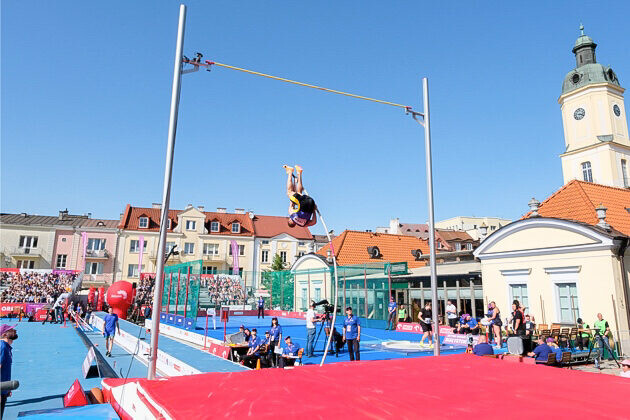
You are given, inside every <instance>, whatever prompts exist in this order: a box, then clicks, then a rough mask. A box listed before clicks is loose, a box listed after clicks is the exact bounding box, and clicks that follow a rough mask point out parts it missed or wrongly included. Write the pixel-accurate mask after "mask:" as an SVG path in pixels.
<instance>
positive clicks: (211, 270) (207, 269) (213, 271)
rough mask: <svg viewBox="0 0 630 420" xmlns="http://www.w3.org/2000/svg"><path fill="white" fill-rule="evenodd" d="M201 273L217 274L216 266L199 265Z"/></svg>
mask: <svg viewBox="0 0 630 420" xmlns="http://www.w3.org/2000/svg"><path fill="white" fill-rule="evenodd" d="M201 274H217V268H216V267H212V266H210V265H205V266H203V267H201Z"/></svg>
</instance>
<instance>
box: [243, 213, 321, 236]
mask: <svg viewBox="0 0 630 420" xmlns="http://www.w3.org/2000/svg"><path fill="white" fill-rule="evenodd" d="M287 220H289V218H288V217H283V216H260V215H256V216H255V217H254V232H256V236H260V237H262V238H273V237H274V236H277V235H280V234H283V233H286V234H287V235H291V236H293V237H294V238H296V239H308V240H312V239H313V235H311V231H310V230H309V229H308V228H307V227H300V226H295V227H289V225H287Z"/></svg>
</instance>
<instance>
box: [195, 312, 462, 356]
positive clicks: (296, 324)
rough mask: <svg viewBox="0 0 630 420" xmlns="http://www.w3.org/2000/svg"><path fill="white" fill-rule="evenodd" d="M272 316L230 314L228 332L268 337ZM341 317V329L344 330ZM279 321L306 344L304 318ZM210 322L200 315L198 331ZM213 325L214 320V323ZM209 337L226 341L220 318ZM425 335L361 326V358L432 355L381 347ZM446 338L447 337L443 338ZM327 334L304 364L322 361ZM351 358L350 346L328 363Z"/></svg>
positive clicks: (445, 349) (450, 349) (454, 349)
mask: <svg viewBox="0 0 630 420" xmlns="http://www.w3.org/2000/svg"><path fill="white" fill-rule="evenodd" d="M271 318H272V317H270V316H266V317H265V318H257V317H255V316H230V320H229V322H228V323H227V334H232V333H235V332H238V328H239V326H241V325H244V326H245V327H246V328H249V329H250V330H251V329H252V328H256V329H257V330H258V331H257V332H258V335H259V336H262V337H264V335H265V331H267V330H269V329H270V328H271ZM340 320H341V318H337V323H336V325H337V331H341V326H340V325H341V323H340ZM278 322H279V324H280V326H281V327H282V338H283V340H284V338H286V337H287V335H290V336H291V339H292V340H293V342H295V343H297V344H298V345H299V346H300V347H302V348H303V347H304V346H305V345H306V321H304V320H303V319H295V318H278ZM205 325H206V318H205V317H199V318H197V329H196V332H197V333H200V334H204V332H205ZM210 325H212V322H210ZM316 325H317V331H318V332H319V329H320V324H316ZM208 337H212V338H216V339H219V340H221V341H223V323H221V322H219V321H218V320H217V329H216V330H213V329H212V328H211V327H210V328H209V329H208ZM421 337H422V335H420V334H413V333H405V332H398V331H386V330H382V329H377V328H367V327H361V360H387V359H399V358H405V357H423V356H432V355H433V349H430V348H427V349H426V351H422V352H416V353H409V354H407V353H401V352H394V351H387V350H383V349H382V348H381V346H380V345H381V343H383V342H384V341H390V340H409V341H412V342H419V341H420V338H421ZM441 338H443V337H441ZM325 340H326V334H325V333H324V332H323V331H322V333H321V334H320V336H319V339H318V340H317V342H316V343H315V357H312V358H308V359H307V358H304V359H303V362H304V364H319V362H320V360H321V356H322V354H323V352H324V346H325ZM441 351H442V353H443V354H457V353H463V352H464V351H465V349H464V348H463V347H458V346H450V345H443V346H442V347H441ZM349 360H350V358H349V356H348V352H347V348H344V350H342V352H341V354H340V355H339V356H338V357H335V356H334V355H331V354H330V353H329V355H328V356H327V357H326V362H325V363H326V364H328V363H336V362H347V361H349Z"/></svg>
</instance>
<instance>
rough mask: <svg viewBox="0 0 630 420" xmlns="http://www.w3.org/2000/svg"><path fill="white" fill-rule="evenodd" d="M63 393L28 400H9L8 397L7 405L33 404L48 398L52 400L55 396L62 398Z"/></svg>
mask: <svg viewBox="0 0 630 420" xmlns="http://www.w3.org/2000/svg"><path fill="white" fill-rule="evenodd" d="M64 395H65V394H59V395H48V396H46V397H39V398H31V399H29V400H19V401H11V400H10V399H9V400H7V405H6V406H7V407H17V406H19V405H24V404H33V403H38V402H42V401H48V400H54V399H56V398H63V396H64Z"/></svg>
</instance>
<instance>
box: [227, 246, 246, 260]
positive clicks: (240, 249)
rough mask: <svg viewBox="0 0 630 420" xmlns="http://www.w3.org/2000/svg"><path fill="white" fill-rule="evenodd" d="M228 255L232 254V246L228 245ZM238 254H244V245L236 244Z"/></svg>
mask: <svg viewBox="0 0 630 420" xmlns="http://www.w3.org/2000/svg"><path fill="white" fill-rule="evenodd" d="M230 255H232V246H230ZM238 255H240V256H241V257H242V256H243V255H245V245H239V246H238Z"/></svg>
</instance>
